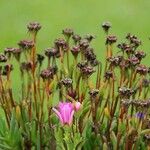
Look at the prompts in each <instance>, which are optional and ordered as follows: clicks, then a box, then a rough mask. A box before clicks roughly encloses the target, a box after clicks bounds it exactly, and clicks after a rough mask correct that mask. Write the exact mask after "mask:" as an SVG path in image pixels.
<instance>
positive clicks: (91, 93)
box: [89, 89, 99, 98]
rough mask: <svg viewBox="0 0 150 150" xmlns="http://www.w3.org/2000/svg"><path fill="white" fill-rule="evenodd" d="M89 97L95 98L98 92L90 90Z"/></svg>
mask: <svg viewBox="0 0 150 150" xmlns="http://www.w3.org/2000/svg"><path fill="white" fill-rule="evenodd" d="M89 94H90V97H91V98H96V96H97V95H98V94H99V90H98V89H92V90H90V91H89Z"/></svg>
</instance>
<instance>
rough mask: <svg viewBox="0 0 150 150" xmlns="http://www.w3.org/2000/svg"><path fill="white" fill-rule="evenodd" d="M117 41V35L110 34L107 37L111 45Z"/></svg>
mask: <svg viewBox="0 0 150 150" xmlns="http://www.w3.org/2000/svg"><path fill="white" fill-rule="evenodd" d="M116 41H117V37H116V36H114V35H109V36H107V38H106V44H109V45H111V44H113V43H115V42H116Z"/></svg>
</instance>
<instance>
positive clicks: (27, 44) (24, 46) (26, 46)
mask: <svg viewBox="0 0 150 150" xmlns="http://www.w3.org/2000/svg"><path fill="white" fill-rule="evenodd" d="M18 45H19V47H20V48H22V49H25V50H30V49H32V48H33V47H34V42H33V41H30V40H22V41H20V42H19V43H18Z"/></svg>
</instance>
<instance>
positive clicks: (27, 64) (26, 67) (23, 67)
mask: <svg viewBox="0 0 150 150" xmlns="http://www.w3.org/2000/svg"><path fill="white" fill-rule="evenodd" d="M32 66H33V63H32V62H22V63H21V66H20V69H21V71H30V70H31V69H32Z"/></svg>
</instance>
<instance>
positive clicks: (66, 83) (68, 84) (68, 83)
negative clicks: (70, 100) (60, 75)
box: [61, 78, 73, 88]
mask: <svg viewBox="0 0 150 150" xmlns="http://www.w3.org/2000/svg"><path fill="white" fill-rule="evenodd" d="M61 83H62V84H63V85H64V86H65V87H67V88H68V87H71V86H72V83H73V81H72V79H71V78H64V79H62V80H61Z"/></svg>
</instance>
